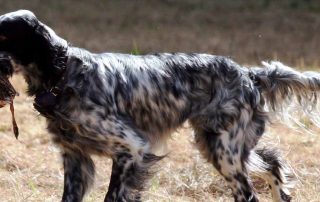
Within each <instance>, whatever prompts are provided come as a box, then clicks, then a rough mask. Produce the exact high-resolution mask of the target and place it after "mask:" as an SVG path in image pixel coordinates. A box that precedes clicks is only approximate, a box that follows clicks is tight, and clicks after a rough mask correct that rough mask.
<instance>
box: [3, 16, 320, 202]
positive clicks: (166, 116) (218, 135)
mask: <svg viewBox="0 0 320 202" xmlns="http://www.w3.org/2000/svg"><path fill="white" fill-rule="evenodd" d="M0 36H1V37H0V51H1V52H3V53H6V54H8V55H10V56H11V57H12V58H14V63H15V64H16V65H20V66H21V68H22V72H23V74H24V77H25V79H26V81H27V83H28V93H29V95H30V96H34V95H35V96H36V99H35V108H36V109H37V110H38V111H39V112H40V113H41V114H43V115H44V116H45V117H47V120H48V129H49V131H50V132H51V133H52V137H53V140H54V142H55V143H56V144H57V145H59V146H60V147H61V152H62V157H63V163H64V169H65V176H64V177H65V178H64V192H63V199H62V200H63V201H65V202H71V201H82V199H83V196H84V194H85V193H86V191H87V189H88V188H89V186H90V185H91V184H92V182H93V176H94V172H95V171H94V163H93V161H92V160H91V157H90V155H92V154H99V155H106V156H110V157H111V158H112V159H113V166H112V175H111V180H110V184H109V190H108V193H107V195H106V198H105V201H140V200H141V199H140V191H141V190H143V188H144V185H145V183H146V180H147V178H148V177H150V176H151V175H152V172H151V170H152V169H151V167H152V166H153V165H154V164H155V163H156V162H157V161H159V160H160V159H161V158H162V157H163V156H157V155H156V148H158V147H159V146H161V145H163V144H165V140H166V139H167V138H168V137H169V134H170V131H172V130H174V129H176V128H177V127H179V126H180V125H181V124H182V123H183V122H185V121H187V120H188V121H189V122H190V125H191V126H192V128H193V129H194V133H195V142H196V145H197V146H198V148H199V150H200V151H201V152H202V154H203V156H204V157H205V158H206V159H207V160H208V161H209V162H210V163H212V164H213V165H214V167H215V168H216V169H217V170H218V171H219V172H220V173H221V175H223V176H224V178H225V180H226V181H227V182H228V183H229V185H230V187H231V189H232V193H233V195H234V198H235V201H258V199H257V196H256V193H255V191H254V188H253V187H252V183H251V181H250V178H249V176H248V173H249V172H251V171H252V172H256V173H258V174H259V175H260V176H261V177H263V178H264V179H266V180H267V181H268V183H269V184H270V186H271V188H272V192H273V198H274V200H275V201H290V195H289V192H288V190H287V187H288V185H289V182H290V178H289V177H290V176H291V173H290V171H289V170H288V169H286V166H285V165H284V164H283V161H282V160H281V159H280V157H279V155H278V154H277V153H276V152H274V150H273V149H271V148H263V149H255V146H256V145H257V143H258V140H259V139H260V137H261V136H262V134H263V133H264V130H265V124H266V122H267V120H268V113H269V112H268V111H271V110H277V109H278V107H279V106H281V104H283V103H284V102H283V101H284V100H287V99H293V98H294V96H297V98H298V99H296V100H298V101H299V103H298V104H302V103H309V104H310V106H311V105H313V104H316V101H317V100H316V96H315V93H314V92H315V91H316V90H319V89H320V79H319V78H320V77H319V75H318V74H316V73H306V74H302V73H299V72H296V71H294V70H292V69H290V68H287V67H285V66H284V65H282V64H281V63H277V62H273V63H270V64H265V68H252V69H247V68H243V67H241V66H239V65H238V64H236V63H235V62H233V61H232V60H230V59H228V58H225V57H221V56H214V55H207V54H184V53H172V54H170V53H162V54H150V55H144V56H134V55H127V54H117V53H103V54H93V53H90V52H88V51H86V50H83V49H80V48H76V47H72V46H70V45H68V43H67V42H66V41H65V40H63V39H61V38H60V37H58V36H57V35H56V34H55V33H54V32H53V31H52V30H51V29H50V28H48V27H47V26H46V25H44V24H42V23H41V22H39V21H38V20H37V18H36V17H35V16H34V14H33V13H31V12H29V11H17V12H13V13H8V14H5V15H2V16H0ZM0 68H1V69H0V71H5V70H6V69H7V68H12V67H0ZM55 88H58V89H59V90H58V92H57V93H54V92H52V89H55Z"/></svg>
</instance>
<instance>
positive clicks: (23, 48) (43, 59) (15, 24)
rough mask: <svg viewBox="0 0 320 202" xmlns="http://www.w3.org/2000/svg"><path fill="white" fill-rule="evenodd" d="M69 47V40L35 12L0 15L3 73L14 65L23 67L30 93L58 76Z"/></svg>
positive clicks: (34, 92) (10, 71) (0, 46)
mask: <svg viewBox="0 0 320 202" xmlns="http://www.w3.org/2000/svg"><path fill="white" fill-rule="evenodd" d="M66 51H67V42H66V41H65V40H63V39H61V38H60V37H58V36H57V35H56V34H55V33H54V32H53V31H52V30H51V29H50V28H49V27H47V26H46V25H44V24H43V23H41V22H40V21H39V20H38V19H37V18H36V16H35V15H34V14H33V13H32V12H30V11H26V10H19V11H16V12H12V13H7V14H5V15H2V16H0V74H6V75H10V74H12V72H13V67H14V66H15V65H16V66H20V67H23V68H22V72H23V74H24V76H25V78H26V81H27V83H28V84H29V85H28V92H29V94H30V95H33V94H36V93H39V92H40V91H43V90H45V89H48V88H50V86H52V85H54V83H55V81H56V80H57V79H59V77H60V76H61V71H62V70H63V68H64V67H65V62H66ZM1 58H2V62H1ZM8 61H9V62H8Z"/></svg>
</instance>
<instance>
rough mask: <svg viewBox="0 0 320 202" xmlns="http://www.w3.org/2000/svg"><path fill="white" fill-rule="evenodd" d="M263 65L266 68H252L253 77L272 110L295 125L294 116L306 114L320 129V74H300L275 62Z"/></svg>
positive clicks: (251, 75) (251, 74)
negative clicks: (292, 121) (298, 113)
mask: <svg viewBox="0 0 320 202" xmlns="http://www.w3.org/2000/svg"><path fill="white" fill-rule="evenodd" d="M262 64H263V66H264V68H258V67H254V68H251V69H250V73H249V75H250V77H251V79H252V80H253V81H254V82H255V85H256V86H258V88H259V89H260V91H261V93H262V94H263V97H264V100H265V101H266V104H267V106H268V107H269V110H272V111H274V112H280V113H281V114H282V117H283V115H285V116H284V117H286V118H290V119H291V120H294V122H296V119H293V116H292V113H294V114H297V112H298V111H299V112H303V114H304V115H307V117H308V118H310V119H311V120H312V121H313V122H314V123H315V124H316V125H317V126H319V127H320V118H319V117H320V116H319V113H320V110H319V105H318V104H319V98H318V96H319V94H320V73H317V72H311V71H307V72H298V71H296V70H294V69H292V68H290V67H288V66H285V65H283V64H282V63H280V62H275V61H273V62H270V63H267V62H263V63H262ZM298 109H299V110H298ZM299 123H301V122H299Z"/></svg>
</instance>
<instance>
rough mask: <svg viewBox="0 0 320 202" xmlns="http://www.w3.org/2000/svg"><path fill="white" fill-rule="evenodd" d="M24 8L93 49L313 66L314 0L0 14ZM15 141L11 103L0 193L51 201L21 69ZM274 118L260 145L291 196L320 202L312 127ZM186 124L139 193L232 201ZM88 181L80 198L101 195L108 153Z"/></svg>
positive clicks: (51, 149)
mask: <svg viewBox="0 0 320 202" xmlns="http://www.w3.org/2000/svg"><path fill="white" fill-rule="evenodd" d="M17 9H29V10H31V11H33V12H34V13H35V15H36V16H37V17H38V18H39V19H40V20H41V21H42V22H43V23H45V24H47V25H49V26H50V27H52V28H53V30H54V31H55V32H57V34H59V35H60V36H61V37H63V38H65V39H67V40H68V42H69V43H70V44H72V45H74V46H79V47H83V48H86V49H89V50H90V51H93V52H125V53H133V54H145V53H150V52H177V51H178V52H202V53H211V54H216V55H225V56H230V57H231V58H233V59H234V60H235V61H236V62H238V63H240V64H244V65H259V64H260V62H261V61H262V60H272V59H277V60H280V61H282V62H284V63H286V64H288V65H290V66H295V67H299V68H300V69H313V70H317V71H319V66H320V61H319V59H320V57H319V56H320V54H319V53H320V34H319V33H320V1H319V0H109V1H107V0H90V1H89V0H88V1H84V0H64V1H57V0H46V1H44V0H28V1H26V0H0V15H1V14H4V13H7V12H11V11H15V10H17ZM12 82H13V85H14V87H15V88H16V89H17V90H18V92H20V96H19V97H17V98H16V99H15V107H16V118H17V123H18V126H19V128H20V136H19V140H16V139H15V138H14V135H13V133H12V128H11V115H10V111H9V108H8V107H6V108H2V109H1V111H0V200H1V201H5V202H7V201H8V202H20V201H21V202H26V201H27V202H29V201H32V202H33V201H34V202H38V201H39V202H42V201H46V202H56V201H60V199H61V195H62V190H63V168H62V162H61V158H60V153H59V149H58V148H57V147H56V146H55V145H53V144H52V141H51V140H50V135H49V134H48V132H47V130H46V122H45V120H44V119H43V118H42V117H40V116H38V113H37V112H36V111H35V110H34V109H33V107H32V103H33V98H30V97H27V96H26V94H25V93H24V91H25V88H26V84H25V83H24V82H23V78H22V77H21V76H14V77H13V78H12ZM272 121H273V122H274V123H275V124H273V125H271V127H268V130H267V134H266V135H265V136H264V139H263V140H262V141H261V144H260V145H267V146H271V147H276V148H280V150H281V153H282V156H283V157H284V158H285V159H286V160H287V161H288V163H289V164H290V165H291V166H292V167H293V168H294V172H295V173H296V174H297V179H298V181H297V184H296V189H294V190H293V197H294V200H293V201H297V202H319V201H320V194H319V193H320V186H319V181H320V170H319V168H320V161H319V154H320V136H319V135H318V134H319V132H320V130H319V129H316V128H315V127H314V126H313V125H312V124H311V123H310V122H308V121H306V120H302V121H304V124H305V126H306V127H307V128H308V129H310V130H313V131H314V133H307V132H306V131H302V133H301V131H296V130H293V129H290V128H288V127H287V126H285V125H282V124H278V123H277V121H276V120H273V119H272ZM187 126H188V125H185V126H184V127H183V128H182V129H180V130H179V131H176V132H175V133H174V134H173V135H172V139H170V141H169V143H168V144H169V147H168V148H169V152H170V153H169V155H168V157H167V158H165V159H164V160H163V161H161V163H160V169H159V170H160V172H158V173H157V174H156V175H155V177H154V178H152V179H151V181H150V186H149V188H148V189H147V190H146V191H145V193H144V201H147V202H151V201H152V202H159V201H160V202H198V201H218V202H228V201H232V196H231V191H230V189H228V187H227V185H226V183H225V181H224V180H223V179H222V178H221V176H220V175H219V174H218V173H217V172H216V171H215V170H214V169H213V168H212V166H211V165H209V164H206V163H205V161H204V160H203V159H202V157H201V155H200V154H199V152H198V151H197V150H196V149H194V147H193V145H192V143H193V136H192V131H191V130H190V129H188V127H187ZM94 161H95V162H96V164H97V176H96V183H95V185H94V188H93V189H92V191H91V192H90V193H89V194H88V195H87V196H86V199H85V202H96V201H103V199H104V196H105V193H106V190H107V187H108V182H109V177H110V169H111V160H110V159H108V158H105V157H103V158H100V157H95V158H94ZM254 185H255V187H257V192H258V194H259V197H260V201H262V202H269V201H271V194H270V191H269V189H268V185H267V184H266V183H264V182H263V181H262V180H260V179H258V178H254Z"/></svg>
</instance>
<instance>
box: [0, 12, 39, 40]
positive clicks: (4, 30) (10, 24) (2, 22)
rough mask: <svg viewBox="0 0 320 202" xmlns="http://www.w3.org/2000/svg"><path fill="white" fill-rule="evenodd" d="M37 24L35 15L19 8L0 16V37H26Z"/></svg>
mask: <svg viewBox="0 0 320 202" xmlns="http://www.w3.org/2000/svg"><path fill="white" fill-rule="evenodd" d="M38 25H39V21H38V19H37V18H36V16H35V15H34V14H33V13H32V12H31V11H27V10H19V11H16V12H12V13H7V14H5V15H2V16H0V39H1V41H3V40H13V39H21V38H26V37H27V36H28V35H30V34H32V32H33V31H34V29H35V28H36V27H37V26H38Z"/></svg>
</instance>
